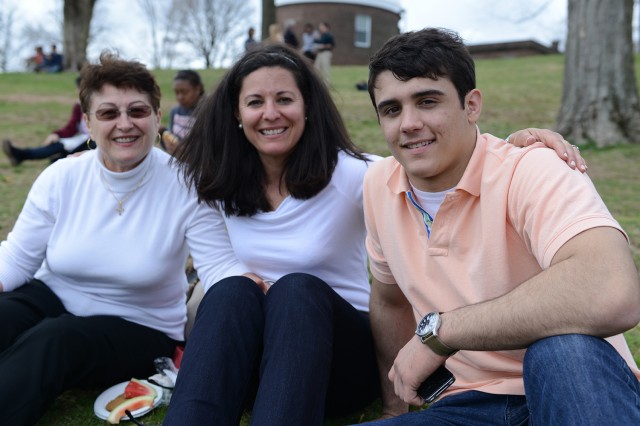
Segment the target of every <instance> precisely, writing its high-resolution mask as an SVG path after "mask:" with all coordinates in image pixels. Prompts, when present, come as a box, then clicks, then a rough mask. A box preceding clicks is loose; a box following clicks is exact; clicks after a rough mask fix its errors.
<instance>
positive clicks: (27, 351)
mask: <svg viewBox="0 0 640 426" xmlns="http://www.w3.org/2000/svg"><path fill="white" fill-rule="evenodd" d="M175 345H176V342H175V341H173V340H172V339H170V338H169V337H167V336H166V335H165V334H164V333H162V332H159V331H157V330H153V329H151V328H149V327H145V326H142V325H139V324H135V323H132V322H129V321H126V320H124V319H122V318H120V317H115V316H106V315H102V316H91V317H78V316H75V315H72V314H70V313H69V312H67V311H66V309H65V308H64V306H63V305H62V303H61V302H60V299H58V297H57V296H56V295H55V294H54V293H53V292H52V291H51V290H50V289H49V288H48V287H47V286H46V285H45V284H44V283H42V282H41V281H38V280H33V281H31V282H29V283H27V284H25V285H23V286H22V287H19V288H17V289H16V290H14V291H12V292H8V293H0V425H15V426H19V425H31V424H34V423H35V422H36V421H37V420H38V419H39V418H40V417H41V416H42V415H43V414H44V412H45V411H46V410H47V408H48V407H49V405H50V404H51V403H52V402H53V401H54V400H55V399H56V397H57V396H58V395H60V394H61V393H62V392H64V391H65V390H67V389H69V388H72V387H74V386H79V385H94V386H105V387H106V386H110V385H113V384H115V383H118V382H122V381H125V380H129V379H131V378H132V377H136V378H147V377H148V376H149V375H152V374H153V373H154V365H153V360H154V359H155V358H157V357H161V356H172V355H173V351H174V349H175Z"/></svg>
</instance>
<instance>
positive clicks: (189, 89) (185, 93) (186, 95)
mask: <svg viewBox="0 0 640 426" xmlns="http://www.w3.org/2000/svg"><path fill="white" fill-rule="evenodd" d="M201 91H202V88H201V87H200V86H194V85H193V84H191V83H190V82H189V81H188V80H173V92H174V93H175V94H176V101H178V103H179V104H180V105H182V106H183V107H185V108H193V107H194V106H196V103H197V102H198V99H200V93H201Z"/></svg>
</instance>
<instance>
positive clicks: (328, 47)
mask: <svg viewBox="0 0 640 426" xmlns="http://www.w3.org/2000/svg"><path fill="white" fill-rule="evenodd" d="M330 29H331V27H330V25H329V24H328V23H327V22H322V23H321V24H320V25H318V30H320V37H319V38H317V39H316V40H315V47H316V60H315V65H316V68H317V69H318V71H320V75H322V78H324V81H325V83H327V84H328V83H329V81H330V80H331V57H332V56H333V49H334V48H335V47H336V43H335V41H334V39H333V35H332V34H331V32H330Z"/></svg>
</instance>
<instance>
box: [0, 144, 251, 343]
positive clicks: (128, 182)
mask: <svg viewBox="0 0 640 426" xmlns="http://www.w3.org/2000/svg"><path fill="white" fill-rule="evenodd" d="M99 154H100V153H99V151H92V152H89V153H86V154H84V155H82V156H80V157H71V158H67V159H64V160H60V161H57V162H55V163H54V164H52V165H51V166H50V167H48V168H47V169H46V170H44V171H43V172H42V174H41V175H40V176H39V177H38V178H37V180H36V181H35V183H34V184H33V187H32V188H31V191H30V192H29V195H28V197H27V200H26V202H25V205H24V207H23V210H22V212H21V213H20V216H19V217H18V220H17V222H16V224H15V227H14V229H13V230H12V232H11V233H10V234H9V236H8V238H7V241H4V242H3V243H2V244H0V282H1V283H2V285H3V287H4V291H11V290H13V289H15V288H17V287H19V286H21V285H23V284H25V283H26V282H28V280H29V279H31V278H32V277H35V278H37V279H39V280H42V281H43V282H44V283H45V284H46V285H47V286H49V287H50V288H51V289H52V290H53V291H54V292H55V294H56V295H57V296H58V297H59V298H60V299H61V300H62V303H63V304H64V306H65V308H66V309H67V310H68V311H69V312H71V313H72V314H74V315H78V316H89V315H115V316H119V317H122V318H124V319H126V320H129V321H132V322H135V323H138V324H142V325H145V326H148V327H151V328H153V329H156V330H160V331H162V332H164V333H165V334H167V335H168V336H169V337H171V338H173V339H176V340H182V339H183V338H184V337H183V330H184V324H185V321H186V306H185V292H186V289H187V281H186V276H185V273H184V266H185V262H186V258H187V255H188V253H189V252H190V253H191V255H192V257H193V259H194V265H195V267H196V268H197V270H198V275H199V277H200V279H201V280H202V281H203V283H204V284H205V285H206V286H210V285H212V284H213V283H215V282H217V281H218V280H220V279H221V278H224V277H226V276H230V275H239V274H242V273H245V272H247V271H248V269H247V268H246V267H245V266H243V265H242V263H240V262H239V261H238V260H237V259H236V257H235V254H234V252H233V249H230V243H229V240H228V237H227V234H226V232H225V231H224V230H220V229H218V228H217V227H219V223H216V222H217V221H216V219H217V212H215V213H214V214H212V212H213V211H212V209H211V208H210V207H208V206H207V205H205V204H198V203H197V199H196V196H195V194H194V193H193V192H189V191H187V189H186V187H185V185H184V184H183V183H182V180H181V179H179V176H178V171H177V169H176V167H172V166H169V164H168V162H169V159H170V157H169V156H168V155H167V154H166V153H164V152H162V151H160V150H158V149H156V148H154V149H152V151H151V152H150V154H149V155H148V156H147V158H146V159H145V160H144V161H143V162H142V163H141V164H140V165H139V166H138V167H136V168H135V169H133V170H131V171H128V172H125V173H113V172H110V171H109V170H107V169H106V168H105V167H104V165H103V164H102V162H101V161H99V158H100V157H99ZM101 174H102V175H103V177H104V179H106V181H107V183H108V185H107V184H105V182H104V181H103V177H102V176H101ZM136 187H137V189H135V188H136ZM109 188H111V190H112V191H113V193H115V196H116V197H117V198H119V199H120V200H124V202H123V208H124V212H123V213H122V215H118V213H117V212H116V207H118V202H117V201H116V199H115V197H114V195H113V194H112V193H111V192H110V190H109ZM134 189H135V191H134V192H133V193H131V195H130V196H128V197H127V194H128V193H130V192H131V191H133V190H134ZM221 231H222V232H221Z"/></svg>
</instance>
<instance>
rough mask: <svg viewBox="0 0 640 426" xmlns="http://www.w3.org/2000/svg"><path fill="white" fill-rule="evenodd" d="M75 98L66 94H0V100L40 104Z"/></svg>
mask: <svg viewBox="0 0 640 426" xmlns="http://www.w3.org/2000/svg"><path fill="white" fill-rule="evenodd" d="M76 99H77V98H74V97H72V96H68V95H34V94H26V93H25V94H17V93H9V94H6V95H0V100H2V101H7V102H20V103H23V104H33V105H36V104H41V103H43V102H55V103H60V104H65V105H68V104H71V103H73V101H75V100H76Z"/></svg>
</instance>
